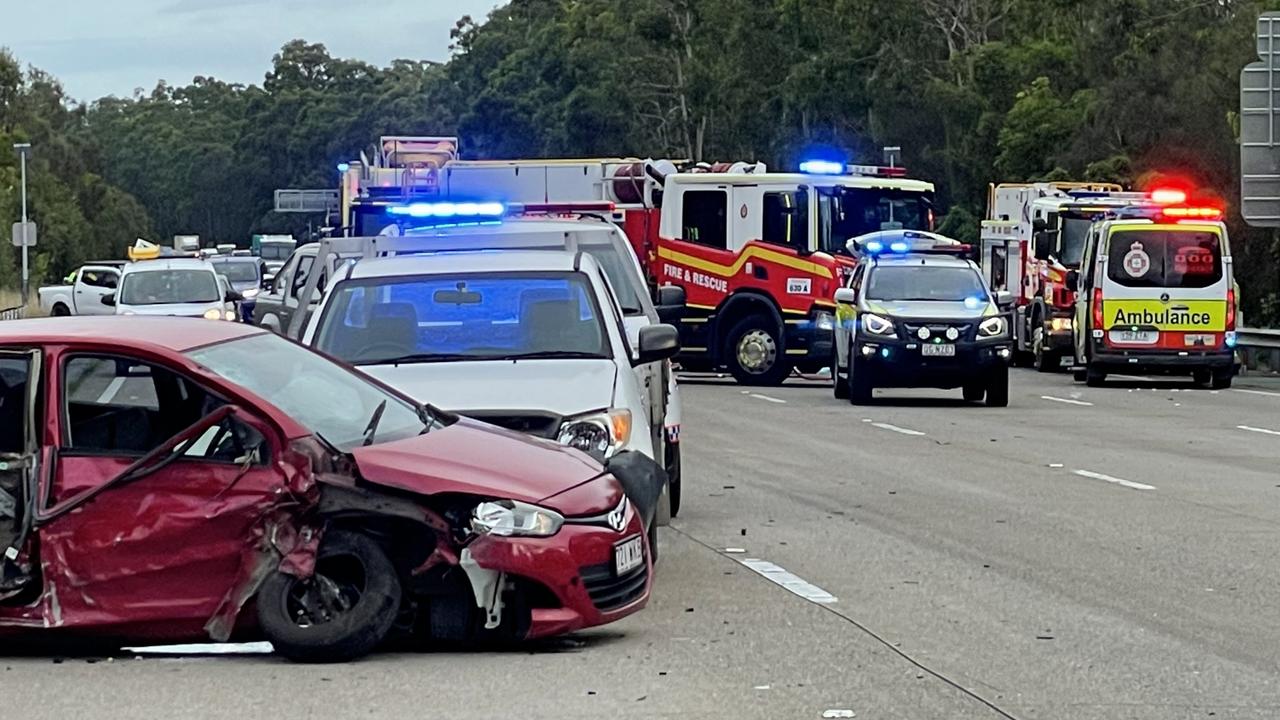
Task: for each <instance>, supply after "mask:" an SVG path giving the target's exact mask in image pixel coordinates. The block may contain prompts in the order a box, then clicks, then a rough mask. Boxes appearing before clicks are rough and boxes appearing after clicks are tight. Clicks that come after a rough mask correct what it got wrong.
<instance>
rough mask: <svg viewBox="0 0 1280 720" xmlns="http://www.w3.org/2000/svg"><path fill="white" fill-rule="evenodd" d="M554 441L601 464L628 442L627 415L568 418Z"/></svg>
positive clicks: (613, 413) (619, 412)
mask: <svg viewBox="0 0 1280 720" xmlns="http://www.w3.org/2000/svg"><path fill="white" fill-rule="evenodd" d="M556 439H557V440H559V441H560V444H561V445H568V446H569V447H571V448H575V449H577V450H581V451H582V452H584V453H586V454H588V455H590V456H591V457H594V458H595V459H596V460H599V461H601V462H604V461H605V460H606V459H608V458H609V457H611V456H612V455H613V454H614V453H616V452H618V450H620V449H622V448H623V447H625V446H626V444H627V441H628V440H630V439H631V411H630V410H609V411H607V412H600V413H591V414H589V415H580V416H578V417H573V418H569V419H568V420H565V421H564V423H563V424H561V425H560V432H559V433H557V435H556Z"/></svg>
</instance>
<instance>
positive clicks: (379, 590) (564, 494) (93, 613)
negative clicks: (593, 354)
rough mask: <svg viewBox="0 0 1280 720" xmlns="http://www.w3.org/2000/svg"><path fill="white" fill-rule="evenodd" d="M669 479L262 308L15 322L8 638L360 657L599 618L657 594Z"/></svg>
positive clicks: (1, 396) (4, 402)
mask: <svg viewBox="0 0 1280 720" xmlns="http://www.w3.org/2000/svg"><path fill="white" fill-rule="evenodd" d="M624 488H625V489H624ZM660 489H661V485H660V480H658V479H655V478H646V477H639V476H637V475H636V473H630V472H629V468H628V466H627V462H626V457H625V456H624V455H620V456H618V457H617V458H614V461H611V464H610V466H609V468H608V469H605V468H602V467H601V466H600V465H598V464H597V463H595V462H594V461H593V460H591V459H590V458H588V457H587V456H586V455H583V454H580V453H578V452H577V451H574V450H571V449H568V448H564V447H561V446H559V445H556V444H552V443H548V442H544V441H541V440H533V439H530V438H528V437H527V436H525V435H520V434H515V433H511V432H507V431H504V430H500V429H497V428H493V427H490V426H487V425H482V424H479V423H475V422H472V421H468V420H465V419H460V418H458V417H456V416H452V415H449V414H446V413H443V412H441V411H438V410H435V409H434V408H431V407H429V406H421V405H417V404H415V403H414V402H413V401H411V400H409V399H408V398H406V397H405V396H403V395H401V394H400V393H398V392H396V391H394V390H392V389H390V388H388V387H386V386H384V385H382V384H380V383H378V382H377V381H374V380H372V379H370V378H368V377H366V376H364V375H361V374H359V373H357V372H355V371H353V370H351V369H349V368H347V367H345V366H342V365H339V364H337V363H335V362H333V361H331V360H329V359H327V358H325V357H324V356H322V355H319V354H316V353H314V352H313V351H311V350H308V349H306V348H304V347H302V346H300V345H297V344H295V343H292V342H290V341H288V340H285V339H283V338H281V337H279V336H277V335H274V334H272V333H270V332H267V331H264V330H261V329H258V328H253V327H250V326H247V325H242V324H238V323H224V322H213V321H209V320H199V319H194V320H183V319H176V318H142V317H107V318H86V319H81V318H58V319H48V320H21V321H10V322H4V323H0V548H3V558H0V563H2V565H0V634H3V635H5V636H8V637H13V636H16V635H17V634H19V633H23V634H27V635H28V636H30V635H32V634H36V633H43V634H44V635H42V636H40V635H37V636H36V639H37V640H38V639H39V637H46V638H47V637H52V636H58V637H59V638H63V637H70V638H74V639H76V640H78V639H80V638H85V639H89V640H95V641H96V640H104V641H109V642H134V643H137V642H196V641H202V640H206V639H212V640H214V641H224V640H232V639H235V640H250V639H266V640H269V641H271V642H272V643H273V644H274V645H275V648H276V650H277V652H280V653H282V654H283V655H285V656H287V657H290V658H293V659H295V660H302V661H342V660H347V659H352V658H355V657H359V656H360V655H363V654H365V653H368V652H370V651H372V650H373V649H375V648H376V647H377V646H378V645H379V644H381V643H382V642H383V641H384V640H385V639H387V638H388V637H389V636H391V635H393V634H396V636H397V637H402V636H417V637H426V638H433V639H442V640H454V641H457V640H469V639H523V638H536V637H545V636H548V635H554V634H557V633H563V632H568V631H572V630H576V629H579V628H585V627H590V626H594V625H601V624H604V623H608V622H612V621H614V620H617V619H619V618H622V617H624V616H626V615H629V614H631V613H634V612H636V611H637V610H639V609H640V608H642V607H644V605H645V603H646V602H647V601H648V598H649V587H650V575H651V573H652V560H651V557H650V551H649V541H648V538H647V537H646V533H645V518H647V517H650V516H651V515H650V513H651V511H652V510H651V508H652V507H654V506H655V504H656V501H657V496H658V493H659V492H660Z"/></svg>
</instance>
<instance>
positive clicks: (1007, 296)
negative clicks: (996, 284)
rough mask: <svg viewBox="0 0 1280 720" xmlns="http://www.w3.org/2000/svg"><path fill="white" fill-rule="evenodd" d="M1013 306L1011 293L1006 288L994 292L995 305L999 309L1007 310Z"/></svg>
mask: <svg viewBox="0 0 1280 720" xmlns="http://www.w3.org/2000/svg"><path fill="white" fill-rule="evenodd" d="M1012 306H1013V293H1011V292H1009V291H1008V290H1001V291H999V292H997V293H996V307H998V308H1000V309H1001V310H1007V309H1009V308H1010V307H1012Z"/></svg>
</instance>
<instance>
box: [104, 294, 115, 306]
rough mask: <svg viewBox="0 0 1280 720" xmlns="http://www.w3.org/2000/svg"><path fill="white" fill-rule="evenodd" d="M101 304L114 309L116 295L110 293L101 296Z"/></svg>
mask: <svg viewBox="0 0 1280 720" xmlns="http://www.w3.org/2000/svg"><path fill="white" fill-rule="evenodd" d="M102 304H103V305H106V306H107V307H115V306H116V294H115V293H113V292H112V293H107V294H106V295H103V296H102Z"/></svg>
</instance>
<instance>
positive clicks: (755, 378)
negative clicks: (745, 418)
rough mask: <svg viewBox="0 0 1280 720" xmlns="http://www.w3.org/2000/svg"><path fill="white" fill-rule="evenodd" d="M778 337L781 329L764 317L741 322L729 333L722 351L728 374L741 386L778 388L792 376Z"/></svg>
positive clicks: (747, 318) (756, 316) (752, 317)
mask: <svg viewBox="0 0 1280 720" xmlns="http://www.w3.org/2000/svg"><path fill="white" fill-rule="evenodd" d="M781 335H782V329H781V328H779V327H777V326H776V324H775V323H774V322H773V321H772V320H771V319H770V318H768V317H766V316H764V315H750V316H748V317H746V318H743V319H742V320H741V321H739V322H738V324H737V325H734V326H733V329H732V330H730V331H729V335H728V342H727V345H726V347H725V357H726V358H727V359H728V365H729V372H731V373H733V377H734V378H735V379H736V380H737V381H738V382H739V383H741V384H743V385H763V386H769V387H773V386H776V385H781V384H782V383H783V381H785V380H786V379H787V376H789V375H790V374H791V363H789V362H787V358H786V355H785V354H784V350H783V347H782V343H781V341H780V338H781Z"/></svg>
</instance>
